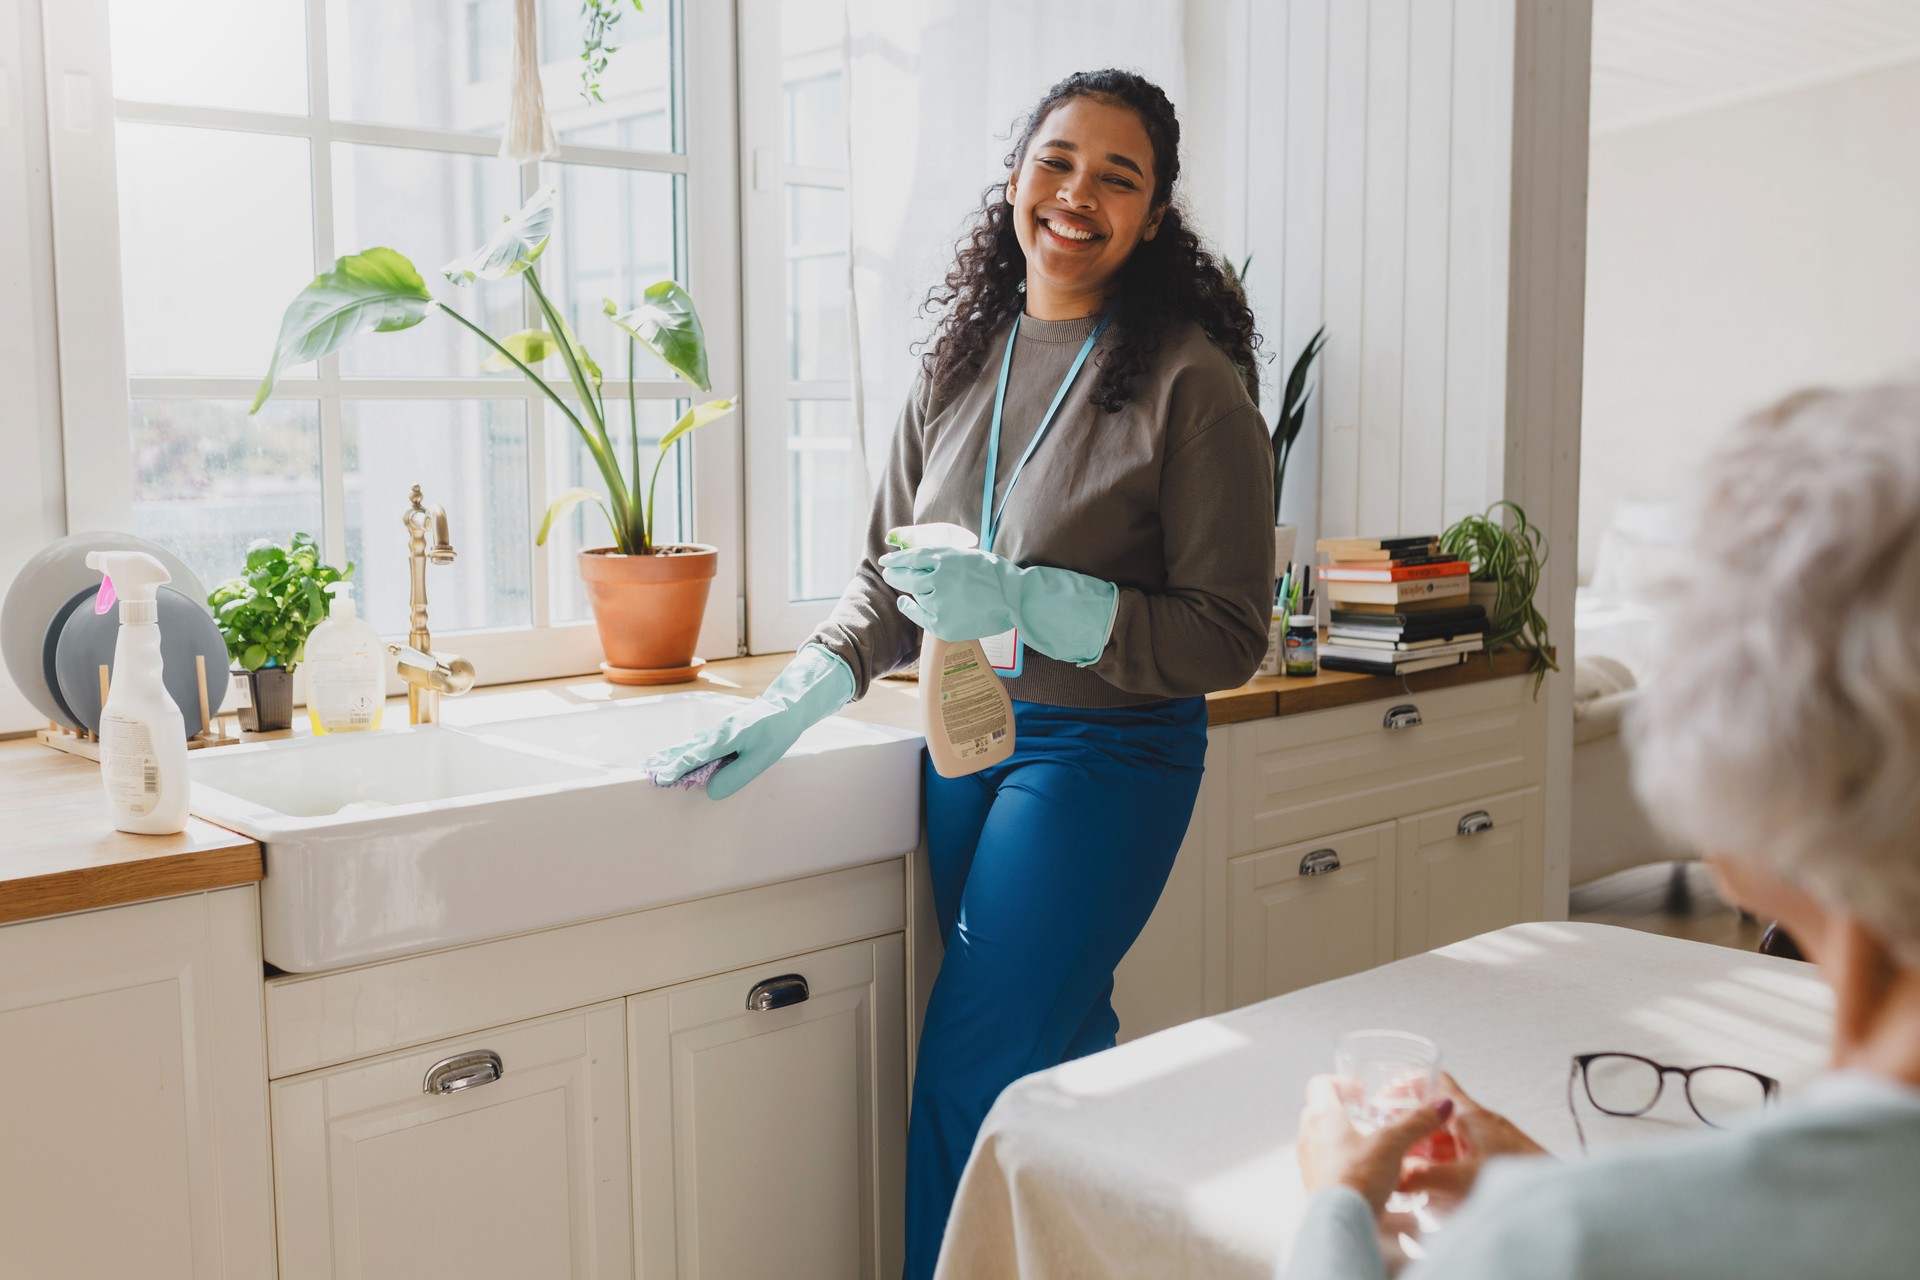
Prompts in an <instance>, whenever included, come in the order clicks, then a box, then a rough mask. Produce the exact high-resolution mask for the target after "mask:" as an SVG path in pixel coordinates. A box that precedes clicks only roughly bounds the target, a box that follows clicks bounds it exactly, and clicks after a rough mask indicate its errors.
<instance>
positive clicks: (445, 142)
mask: <svg viewBox="0 0 1920 1280" xmlns="http://www.w3.org/2000/svg"><path fill="white" fill-rule="evenodd" d="M43 16H44V21H45V27H46V31H45V35H46V41H45V49H46V69H47V76H46V84H47V129H48V135H49V151H50V156H51V162H52V163H51V166H50V169H51V172H50V185H51V196H52V207H53V223H54V236H53V241H54V272H55V279H56V282H57V284H56V289H57V296H56V311H57V318H58V320H57V334H58V345H59V350H60V351H61V353H62V359H61V361H60V391H61V403H62V406H63V420H64V438H65V444H66V449H65V456H66V461H65V480H66V503H67V516H68V520H67V524H68V528H69V529H72V530H85V529H127V528H131V527H132V512H133V477H132V449H131V433H130V428H129V415H130V410H131V400H132V399H134V398H136V397H137V398H142V399H146V398H169V397H190V398H202V397H217V398H224V399H251V398H252V395H253V391H254V389H255V388H256V387H257V385H258V384H257V383H256V382H254V381H252V380H251V379H248V378H139V379H135V380H133V381H131V382H130V381H129V379H128V377H127V354H126V336H125V317H124V307H123V300H122V294H121V262H120V233H119V201H118V189H117V187H118V183H117V172H118V171H117V167H116V159H115V154H114V146H115V128H114V126H115V123H116V121H117V120H120V119H138V120H146V121H154V122H162V123H168V124H185V125H202V126H210V127H215V128H222V129H230V130H238V131H243V132H251V133H266V134H276V135H280V136H293V137H301V138H305V139H307V140H309V143H310V146H311V147H312V148H313V155H314V156H315V158H316V160H317V159H318V157H320V156H322V155H330V152H331V144H332V143H334V142H336V141H339V142H356V143H372V144H376V145H379V144H384V145H391V146H402V147H425V148H428V149H432V150H436V151H443V152H452V153H459V154H467V155H481V156H491V155H494V154H496V153H497V151H498V148H499V141H498V139H497V138H491V137H487V136H484V135H475V134H469V133H462V132H459V131H455V130H442V129H421V128H403V127H393V126H385V125H365V124H357V123H346V122H341V121H331V120H329V119H328V102H327V95H328V92H329V84H328V75H327V65H326V59H327V54H328V45H327V38H326V24H327V0H306V28H307V74H308V80H309V104H308V111H309V114H307V115H305V116H274V115H268V114H265V113H256V112H250V111H231V110H225V109H217V108H194V107H175V106H150V105H147V104H135V103H120V104H116V102H115V101H114V98H113V91H112V60H111V52H110V45H109V30H108V15H107V0H57V2H56V0H46V2H45V3H44V5H43ZM680 23H681V30H682V48H683V57H684V63H683V65H684V76H683V81H684V88H683V98H682V102H683V104H684V110H685V122H684V138H685V148H686V150H685V154H684V155H680V154H669V153H649V152H636V151H627V150H621V149H613V148H604V147H589V146H566V145H563V146H561V147H560V149H559V152H558V154H557V155H556V156H554V157H553V158H552V159H553V161H554V162H556V163H562V164H564V163H569V162H572V163H582V164H592V165H597V166H602V167H606V168H615V169H624V170H631V171H642V172H660V173H674V174H680V175H684V179H685V186H684V190H685V216H684V219H683V220H681V221H680V225H679V228H678V231H679V234H680V235H681V237H682V240H683V244H684V246H685V248H686V253H685V255H684V257H683V259H682V261H683V262H684V263H685V268H686V270H685V275H686V278H685V280H684V281H683V283H684V284H685V285H686V287H687V288H688V290H689V292H691V293H692V294H693V295H694V297H695V298H697V299H698V300H699V302H700V308H701V319H702V321H703V324H704V326H705V329H706V333H707V339H708V347H709V368H710V371H711V373H712V377H713V383H714V388H715V391H716V392H717V393H719V394H726V393H727V391H728V390H729V389H731V388H736V387H739V386H740V378H741V357H740V352H741V338H740V283H739V263H740V256H739V249H738V245H739V234H738V224H737V210H738V195H737V177H736V175H737V173H738V169H739V161H738V154H739V153H738V150H737V137H736V130H735V114H736V85H735V79H734V48H735V43H734V42H735V32H734V12H733V6H731V5H726V4H714V3H710V2H703V0H684V2H683V3H682V5H681V7H680ZM329 166H330V162H329V164H323V165H321V166H320V167H319V168H318V169H317V170H316V172H317V173H318V174H323V175H324V174H329V173H330V172H331V170H330V167H329ZM536 173H537V169H536V168H535V166H533V165H525V166H522V167H521V188H522V191H523V193H524V194H531V191H532V190H533V188H534V186H535V184H536V181H537V179H536V178H535V176H534V175H535V174H536ZM313 204H314V210H313V212H314V237H315V254H314V257H315V260H316V262H318V263H321V264H330V263H331V262H332V261H333V260H334V259H335V258H336V257H337V256H338V255H339V253H340V251H341V248H340V246H337V245H335V244H334V243H333V208H332V198H331V191H330V190H329V189H328V186H327V184H325V183H324V182H321V181H316V183H315V186H314V189H313ZM262 341H263V344H264V342H265V338H264V337H263V339H262ZM263 350H264V346H263ZM350 381H351V386H352V393H353V398H378V399H383V400H398V399H435V400H447V399H487V400H512V399H520V400H523V401H524V402H525V403H526V405H527V450H528V457H527V485H528V494H527V499H528V505H527V509H528V511H529V513H531V514H532V516H533V518H534V519H535V520H537V519H538V515H539V513H541V512H544V511H545V509H546V506H547V502H548V501H549V499H550V497H551V493H550V492H549V486H548V479H547V457H548V448H547V432H548V425H549V424H548V416H547V414H546V412H545V407H544V406H545V398H544V396H543V395H542V393H541V392H540V391H539V389H538V388H537V387H535V386H534V385H533V384H532V383H531V382H529V381H527V380H526V379H520V380H518V381H514V382H509V381H508V380H506V379H481V378H473V379H464V378H451V379H445V378H443V379H430V378H418V379H416V378H404V379H372V378H354V379H351V380H350ZM341 389H342V382H341V378H340V373H339V358H338V356H329V357H325V358H323V359H322V360H321V361H320V362H319V366H318V376H317V377H312V378H302V379H286V380H284V381H282V383H281V384H280V390H281V391H282V392H283V393H284V394H286V395H287V396H288V397H290V398H291V397H303V398H306V399H310V400H317V401H318V402H319V404H320V406H321V424H320V426H321V451H322V458H323V471H322V475H323V524H324V530H325V533H324V537H325V549H326V553H327V555H328V558H329V559H330V560H332V561H334V562H335V563H338V562H341V561H343V560H344V559H345V546H346V530H345V510H344V501H343V498H342V490H341V487H340V483H339V475H340V470H341V458H340V450H341V423H340V403H341V401H340V395H341ZM606 389H607V392H608V395H609V398H614V397H617V396H619V395H621V394H623V393H624V392H625V390H626V384H625V382H624V381H620V380H615V379H612V378H609V379H608V381H607V383H606ZM634 390H635V393H636V394H637V395H640V396H642V397H648V396H653V397H668V398H684V397H685V396H686V395H687V394H688V392H687V389H686V388H685V387H684V386H682V385H681V384H679V383H677V382H667V381H662V382H647V381H640V382H636V383H635V384H634ZM743 430H744V427H743V424H741V423H739V422H738V421H731V422H725V423H720V424H716V425H714V426H712V427H709V428H707V429H705V430H703V431H701V432H699V433H698V434H696V435H694V436H693V437H691V438H690V440H689V442H688V444H689V445H690V447H691V449H692V454H693V456H692V474H693V485H692V489H691V492H690V493H689V494H688V497H689V499H690V502H691V508H692V510H691V516H692V536H693V537H694V538H696V539H698V540H700V541H704V542H709V543H713V544H715V545H717V546H719V547H720V549H721V555H720V563H719V570H718V574H717V576H716V578H715V580H714V583H713V587H712V592H711V594H710V596H709V598H708V605H707V612H706V616H705V618H704V619H703V622H702V626H701V632H700V639H699V648H698V652H699V654H700V655H701V656H702V657H706V658H718V657H733V656H736V655H737V654H739V653H741V652H742V651H743V648H742V640H743V636H742V631H741V616H742V612H743V611H742V608H741V602H740V596H741V582H742V563H741V562H742V555H741V548H742V547H743V545H744V544H743V541H742V533H743V526H744V521H743V518H742V488H743V486H742V484H741V479H742V465H743V460H742V432H743ZM328 477H331V480H329V479H328ZM392 479H393V481H394V484H395V486H396V489H395V492H396V494H399V495H400V496H399V498H398V500H397V502H396V507H395V510H396V517H395V526H394V528H395V534H394V536H395V537H396V538H397V537H399V536H400V534H399V532H398V530H399V523H398V514H397V513H398V511H399V509H400V507H401V506H404V493H402V491H401V489H400V487H399V486H400V485H401V483H402V480H403V477H399V476H395V477H393V478H392ZM429 496H431V495H429ZM449 514H450V515H452V516H453V517H454V519H455V521H456V522H457V521H458V519H459V515H460V513H458V512H452V513H449ZM458 544H459V535H458V532H457V525H456V536H455V545H456V546H457V545H458ZM558 559H559V557H558V556H557V555H555V554H553V553H552V552H550V551H548V550H546V549H541V548H536V549H535V553H534V555H533V563H532V578H531V592H532V617H533V625H532V626H530V627H513V628H497V629H489V630H481V631H463V632H459V633H457V638H456V639H454V640H452V641H451V643H450V645H449V647H457V648H458V649H459V650H460V651H461V652H462V653H463V654H465V655H466V656H468V657H470V658H472V659H473V660H474V663H475V665H476V667H477V668H478V669H479V672H480V677H481V682H482V683H488V684H494V683H505V682H511V681H521V680H532V679H541V678H546V677H552V676H566V675H575V674H582V673H586V672H591V671H595V670H597V668H598V665H599V662H600V660H601V653H600V647H599V641H598V638H597V636H596V635H595V632H594V628H593V625H592V624H591V623H561V624H558V625H553V624H550V623H549V621H548V611H549V609H548V602H549V597H550V595H551V592H550V584H551V582H552V581H553V579H552V575H553V574H554V573H556V572H571V571H572V566H571V565H564V566H557V565H556V562H557V561H558ZM393 687H394V688H396V689H397V688H398V685H397V682H396V683H395V684H394V685H393Z"/></svg>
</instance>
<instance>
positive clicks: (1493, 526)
mask: <svg viewBox="0 0 1920 1280" xmlns="http://www.w3.org/2000/svg"><path fill="white" fill-rule="evenodd" d="M1502 508H1505V509H1506V511H1507V512H1508V513H1509V515H1502ZM1440 549H1441V550H1442V551H1444V552H1446V553H1447V554H1448V555H1451V556H1454V557H1456V558H1458V559H1461V560H1465V561H1466V562H1467V565H1468V570H1469V574H1470V577H1471V580H1472V581H1474V582H1485V583H1491V584H1493V586H1494V588H1495V591H1494V598H1493V603H1492V605H1490V606H1489V607H1488V609H1487V636H1486V647H1487V652H1488V653H1489V654H1491V653H1492V652H1493V650H1495V649H1497V648H1499V647H1500V646H1501V645H1509V646H1511V647H1513V648H1516V649H1520V650H1523V651H1525V652H1527V653H1531V654H1532V655H1533V663H1534V681H1533V690H1534V694H1535V696H1536V697H1537V696H1538V695H1539V692H1540V682H1541V681H1542V680H1545V679H1546V678H1547V672H1548V671H1558V670H1559V669H1560V664H1559V663H1558V662H1557V661H1555V659H1554V656H1553V644H1552V641H1551V640H1550V639H1549V638H1548V635H1547V620H1546V618H1545V617H1543V616H1542V615H1541V613H1540V610H1539V609H1538V608H1537V607H1536V606H1535V605H1534V603H1533V597H1534V592H1535V591H1536V590H1538V589H1539V586H1540V570H1541V567H1542V566H1543V565H1545V564H1546V562H1547V541H1546V535H1545V534H1544V533H1542V532H1541V530H1540V528H1539V526H1537V525H1535V524H1533V523H1532V522H1530V521H1529V520H1528V519H1527V513H1526V512H1525V511H1524V510H1522V509H1521V507H1520V505H1519V504H1518V503H1515V502H1508V501H1506V500H1505V499H1502V500H1501V501H1499V502H1496V503H1494V504H1493V505H1492V506H1490V507H1488V508H1487V509H1486V510H1485V511H1483V512H1480V513H1478V514H1475V515H1470V516H1463V517H1462V518H1461V519H1459V520H1456V521H1454V522H1453V523H1452V524H1451V525H1448V526H1447V530H1446V532H1445V533H1442V534H1441V535H1440Z"/></svg>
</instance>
